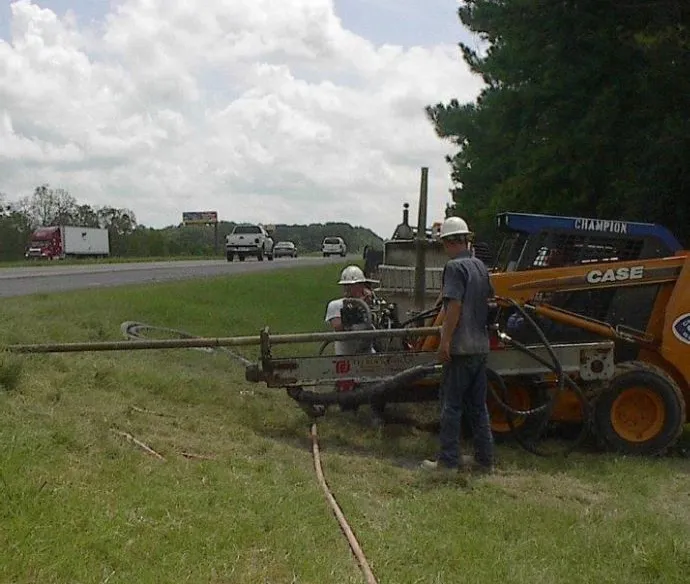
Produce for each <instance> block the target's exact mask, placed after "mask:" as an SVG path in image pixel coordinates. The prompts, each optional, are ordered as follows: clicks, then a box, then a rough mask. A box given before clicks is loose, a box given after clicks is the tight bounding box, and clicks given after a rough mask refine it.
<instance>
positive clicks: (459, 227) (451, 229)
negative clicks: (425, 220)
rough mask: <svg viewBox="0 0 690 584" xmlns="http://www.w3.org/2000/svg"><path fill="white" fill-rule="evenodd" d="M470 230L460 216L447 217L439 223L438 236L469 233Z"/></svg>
mask: <svg viewBox="0 0 690 584" xmlns="http://www.w3.org/2000/svg"><path fill="white" fill-rule="evenodd" d="M471 233H472V232H471V231H470V228H469V227H468V226H467V222H466V221H465V220H464V219H463V218H461V217H448V218H447V219H446V220H445V221H444V222H443V225H441V234H440V237H441V239H443V238H444V237H450V236H451V235H470V234H471Z"/></svg>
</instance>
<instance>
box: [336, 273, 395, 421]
mask: <svg viewBox="0 0 690 584" xmlns="http://www.w3.org/2000/svg"><path fill="white" fill-rule="evenodd" d="M373 283H375V280H370V279H369V278H367V277H366V276H365V275H364V272H363V271H362V269H361V268H360V267H359V266H354V265H353V266H347V267H346V268H345V269H344V270H343V271H342V272H341V274H340V280H339V281H338V284H340V285H341V286H342V287H343V296H342V297H341V298H337V299H335V300H331V301H330V302H329V303H328V306H327V307H326V317H325V321H326V322H327V323H328V324H329V325H330V327H331V328H332V329H333V330H334V331H355V330H372V329H373V328H374V324H373V321H372V315H371V309H370V307H371V305H372V303H373V299H374V293H373V291H372V290H371V285H372V284H373ZM333 345H334V347H333V352H334V354H335V355H361V354H366V353H375V352H376V351H375V349H374V343H373V340H371V339H354V340H348V341H334V342H333ZM336 387H337V389H338V390H339V391H351V390H353V389H355V387H356V384H355V383H354V382H351V381H339V382H337V383H336ZM372 410H373V411H374V415H375V416H376V417H379V418H380V416H381V415H382V413H383V404H381V403H375V404H374V403H372Z"/></svg>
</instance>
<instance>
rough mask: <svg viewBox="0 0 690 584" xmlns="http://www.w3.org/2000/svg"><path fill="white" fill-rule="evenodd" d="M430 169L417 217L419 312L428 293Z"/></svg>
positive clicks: (416, 292)
mask: <svg viewBox="0 0 690 584" xmlns="http://www.w3.org/2000/svg"><path fill="white" fill-rule="evenodd" d="M428 177H429V169H428V168H426V167H422V179H421V182H420V185H419V209H418V217H417V238H416V240H415V251H416V262H415V271H414V303H415V308H416V309H417V311H419V312H421V311H422V310H424V296H425V292H426V262H425V257H424V254H425V247H426V212H427V201H428V194H429V193H428Z"/></svg>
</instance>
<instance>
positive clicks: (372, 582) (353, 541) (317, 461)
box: [311, 423, 378, 584]
mask: <svg viewBox="0 0 690 584" xmlns="http://www.w3.org/2000/svg"><path fill="white" fill-rule="evenodd" d="M311 443H312V453H313V454H314V468H315V469H316V476H317V478H318V479H319V483H320V484H321V487H322V488H323V491H324V493H325V494H326V499H328V502H329V503H330V505H331V507H332V509H333V512H334V513H335V516H336V517H337V519H338V523H340V527H341V528H342V530H343V532H344V533H345V537H347V541H348V542H349V544H350V548H351V549H352V552H353V553H354V554H355V556H356V558H357V561H358V562H359V566H360V568H362V572H364V577H365V578H366V581H367V584H378V582H377V580H376V577H375V576H374V573H373V572H372V571H371V568H370V567H369V563H368V562H367V559H366V558H365V557H364V552H362V548H361V547H360V546H359V543H358V542H357V538H356V537H355V534H354V533H353V532H352V530H351V529H350V526H349V525H348V524H347V520H346V519H345V515H343V512H342V511H341V509H340V507H339V506H338V503H337V502H336V500H335V497H333V495H332V494H331V491H330V490H329V489H328V485H327V484H326V479H324V477H323V471H322V470H321V456H320V455H319V443H318V439H317V437H316V423H313V424H312V425H311Z"/></svg>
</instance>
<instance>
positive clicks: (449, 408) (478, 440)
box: [438, 355, 494, 468]
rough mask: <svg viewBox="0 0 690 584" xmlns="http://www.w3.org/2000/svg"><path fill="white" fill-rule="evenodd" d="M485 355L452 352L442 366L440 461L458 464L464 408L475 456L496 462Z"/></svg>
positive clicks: (486, 462)
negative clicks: (487, 398) (487, 397)
mask: <svg viewBox="0 0 690 584" xmlns="http://www.w3.org/2000/svg"><path fill="white" fill-rule="evenodd" d="M486 361H487V356H486V355H453V356H452V357H451V360H450V362H449V363H445V364H444V367H443V380H442V382H441V388H440V401H441V432H440V436H439V439H440V446H441V448H440V453H439V456H438V462H439V464H441V465H443V466H447V467H451V468H452V467H457V466H458V464H459V460H460V421H461V419H462V412H463V409H464V410H465V413H466V414H467V415H468V417H469V421H470V424H471V427H472V435H473V437H474V458H475V460H476V462H477V463H478V464H480V465H482V466H489V465H491V464H493V450H494V441H493V435H492V433H491V425H490V421H489V410H488V408H487V406H486V393H487V379H486Z"/></svg>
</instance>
